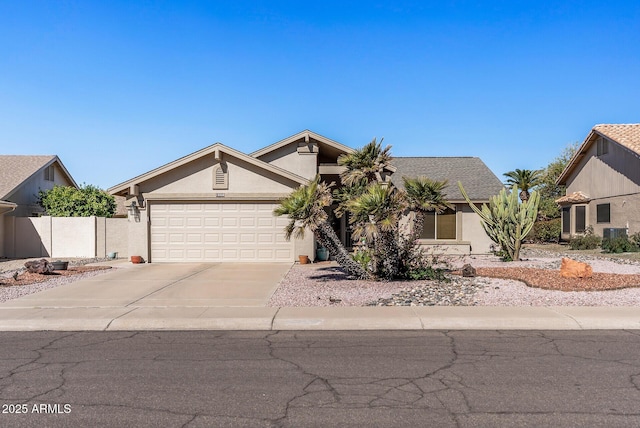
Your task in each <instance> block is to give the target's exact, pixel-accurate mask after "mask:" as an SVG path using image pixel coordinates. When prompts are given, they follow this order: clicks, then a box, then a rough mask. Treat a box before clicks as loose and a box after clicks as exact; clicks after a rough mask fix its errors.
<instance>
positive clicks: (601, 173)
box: [556, 123, 640, 239]
mask: <svg viewBox="0 0 640 428" xmlns="http://www.w3.org/2000/svg"><path fill="white" fill-rule="evenodd" d="M557 183H558V184H560V185H564V186H566V187H567V192H566V196H563V197H561V198H559V199H557V200H556V202H557V203H558V204H560V206H561V208H562V238H563V239H569V238H570V237H571V236H572V235H576V234H582V233H584V232H585V230H586V229H587V228H588V227H589V226H592V227H593V230H594V232H595V234H597V235H599V236H604V237H609V236H615V235H616V234H617V233H620V232H621V231H622V229H624V231H625V232H626V233H627V234H633V233H636V232H640V124H637V123H636V124H622V125H596V126H594V127H593V129H592V130H591V132H590V133H589V135H588V136H587V138H586V139H585V140H584V142H583V143H582V145H581V146H580V147H579V148H578V151H577V152H576V154H575V155H574V156H573V158H571V160H570V161H569V163H568V165H567V167H566V168H565V169H564V171H563V172H562V174H560V176H559V177H558V180H557Z"/></svg>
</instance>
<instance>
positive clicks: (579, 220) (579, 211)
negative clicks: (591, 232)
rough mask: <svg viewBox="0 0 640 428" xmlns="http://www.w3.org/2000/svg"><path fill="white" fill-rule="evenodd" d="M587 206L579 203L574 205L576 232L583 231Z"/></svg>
mask: <svg viewBox="0 0 640 428" xmlns="http://www.w3.org/2000/svg"><path fill="white" fill-rule="evenodd" d="M586 214H587V207H585V206H584V205H580V206H577V207H576V233H584V231H585V230H586V228H587V227H586V226H587V222H586V219H587V216H586Z"/></svg>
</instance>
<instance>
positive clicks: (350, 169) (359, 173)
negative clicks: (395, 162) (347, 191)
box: [338, 138, 392, 186]
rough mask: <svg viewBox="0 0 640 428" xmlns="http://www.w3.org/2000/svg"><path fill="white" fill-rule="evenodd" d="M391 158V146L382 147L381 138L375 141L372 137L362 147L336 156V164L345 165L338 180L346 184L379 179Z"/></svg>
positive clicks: (371, 181) (370, 181)
mask: <svg viewBox="0 0 640 428" xmlns="http://www.w3.org/2000/svg"><path fill="white" fill-rule="evenodd" d="M391 159H392V157H391V146H387V147H385V148H384V149H383V148H382V139H380V142H377V141H376V139H375V138H374V139H373V140H371V142H370V143H369V144H367V145H366V146H364V147H363V148H361V149H358V150H355V151H354V152H353V153H347V154H342V155H340V156H339V157H338V165H342V166H345V167H346V170H345V171H343V172H342V173H340V180H341V181H342V183H343V184H345V185H347V186H350V185H352V184H354V183H358V182H360V181H361V180H363V179H364V180H366V181H367V182H368V183H373V182H375V181H381V180H382V174H383V172H384V169H385V168H386V167H387V166H389V164H390V163H391Z"/></svg>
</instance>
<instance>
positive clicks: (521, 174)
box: [502, 169, 542, 202]
mask: <svg viewBox="0 0 640 428" xmlns="http://www.w3.org/2000/svg"><path fill="white" fill-rule="evenodd" d="M502 175H504V176H505V177H507V179H506V180H505V184H506V185H507V186H509V187H511V188H514V187H517V188H518V189H520V200H522V202H527V201H528V200H529V196H530V193H529V190H531V189H532V188H533V187H535V186H537V185H538V184H540V182H541V179H542V171H541V170H530V169H516V170H515V171H509V172H506V173H504V174H502Z"/></svg>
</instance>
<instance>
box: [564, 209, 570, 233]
mask: <svg viewBox="0 0 640 428" xmlns="http://www.w3.org/2000/svg"><path fill="white" fill-rule="evenodd" d="M562 233H569V234H570V233H571V207H563V208H562Z"/></svg>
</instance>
